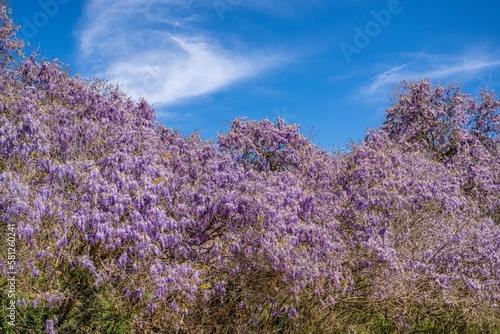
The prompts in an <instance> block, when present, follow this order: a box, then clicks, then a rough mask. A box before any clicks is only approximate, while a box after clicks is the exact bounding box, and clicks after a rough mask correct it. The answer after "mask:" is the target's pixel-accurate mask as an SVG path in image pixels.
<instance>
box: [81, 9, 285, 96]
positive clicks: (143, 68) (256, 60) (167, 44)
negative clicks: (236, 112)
mask: <svg viewBox="0 0 500 334" xmlns="http://www.w3.org/2000/svg"><path fill="white" fill-rule="evenodd" d="M203 3H205V2H203ZM207 4H208V6H210V3H205V4H204V5H203V4H201V3H196V2H194V1H188V0H184V1H181V0H120V1H109V0H90V1H89V2H88V4H87V6H86V11H85V15H84V18H83V20H82V23H81V28H80V30H79V33H78V38H79V45H80V54H81V55H82V58H83V60H84V61H86V62H88V63H90V64H92V66H91V67H92V72H93V73H92V74H93V75H96V76H98V77H105V78H106V79H107V80H109V81H110V82H117V83H119V84H120V85H122V86H123V89H124V90H125V91H126V92H128V93H129V94H130V95H131V96H132V97H134V98H140V97H145V98H146V99H148V100H149V101H150V102H153V103H160V104H172V103H176V102H179V101H181V100H184V99H186V98H191V97H197V96H202V95H204V94H209V93H212V92H215V91H218V90H221V89H224V88H225V87H227V86H229V85H231V84H234V83H236V82H238V81H240V80H244V79H248V78H252V77H255V76H259V75H263V74H264V73H265V72H266V70H269V69H272V68H274V67H277V66H278V64H283V63H284V57H282V56H281V55H279V54H278V53H277V52H274V51H273V50H259V49H252V48H250V47H248V46H246V47H245V48H244V49H242V48H240V49H234V48H233V49H230V48H227V47H224V46H222V44H223V43H221V42H220V41H218V40H217V39H216V38H215V37H213V36H212V35H211V34H210V32H209V31H206V30H204V29H202V28H201V27H202V26H203V24H202V23H203V20H204V16H203V15H202V14H203V10H201V9H203V6H207ZM205 10H212V8H210V7H208V9H207V8H205Z"/></svg>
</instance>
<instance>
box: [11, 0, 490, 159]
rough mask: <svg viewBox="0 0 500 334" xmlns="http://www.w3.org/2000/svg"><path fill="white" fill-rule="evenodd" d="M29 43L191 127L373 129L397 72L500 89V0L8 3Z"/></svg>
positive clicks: (329, 144)
mask: <svg viewBox="0 0 500 334" xmlns="http://www.w3.org/2000/svg"><path fill="white" fill-rule="evenodd" d="M11 7H12V10H13V16H14V20H15V21H16V23H18V24H19V25H21V27H22V30H21V36H23V38H24V39H25V40H26V41H27V42H29V43H30V49H31V50H37V53H38V54H39V55H40V56H42V57H45V59H52V58H58V59H59V60H61V61H62V62H64V63H66V64H69V65H70V66H71V70H72V72H73V73H77V72H78V73H80V74H81V75H83V76H85V77H98V78H104V79H107V80H108V81H109V82H111V83H118V84H120V85H121V86H122V89H123V90H124V91H125V92H127V93H128V94H129V95H131V96H132V97H134V98H139V97H145V98H146V99H147V100H148V101H150V102H152V103H154V104H155V105H156V110H157V114H158V119H159V120H160V121H161V122H162V123H163V124H164V125H165V126H167V127H173V128H178V129H180V130H181V132H183V133H184V134H190V133H192V132H193V131H194V130H201V131H202V137H204V138H207V139H210V138H215V137H216V133H217V132H218V131H219V132H220V131H227V130H228V128H229V123H230V121H231V120H232V119H234V118H235V117H238V116H247V117H248V118H250V119H264V118H269V119H271V120H276V118H277V117H282V118H285V120H286V121H287V122H290V123H297V124H300V125H301V126H302V131H303V133H305V134H309V133H310V132H311V131H313V132H314V133H315V137H314V142H316V143H318V144H320V145H321V146H322V147H324V148H328V149H329V148H341V147H342V146H344V145H345V144H346V143H347V142H348V140H349V139H352V140H354V141H355V142H358V141H359V140H361V139H363V138H364V135H365V132H366V130H367V129H368V128H372V127H378V126H380V124H381V123H382V122H383V120H384V110H385V108H387V107H388V106H390V105H391V92H393V91H394V88H395V87H396V86H397V85H398V83H399V82H400V81H401V80H402V79H408V80H412V79H420V78H423V77H429V78H430V79H431V80H432V81H433V82H434V83H437V82H440V83H442V84H448V83H460V84H462V85H463V86H464V90H465V91H466V92H468V93H471V94H473V95H475V94H477V93H478V91H479V89H481V88H482V87H488V88H490V89H495V90H496V91H499V90H500V20H498V15H499V14H500V3H499V2H496V1H491V0H490V1H484V0H483V1H481V0H477V1H461V2H456V1H430V0H399V1H398V0H389V1H385V0H384V1H367V0H350V1H349V0H337V1H333V0H329V1H327V0H288V1H284V0H283V1H280V0H275V1H270V0H253V1H250V0H207V1H205V0H199V1H196V0H119V1H118V0H39V1H37V0H24V1H21V0H12V4H11Z"/></svg>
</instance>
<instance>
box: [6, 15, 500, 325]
mask: <svg viewBox="0 0 500 334" xmlns="http://www.w3.org/2000/svg"><path fill="white" fill-rule="evenodd" d="M0 16H1V19H2V22H3V26H1V27H0V41H1V42H0V60H1V61H2V62H3V63H2V70H1V71H0V75H1V80H0V220H1V224H2V226H0V228H1V229H2V234H3V231H4V229H6V226H7V224H16V226H17V228H18V252H19V254H18V258H19V263H18V281H19V286H18V291H19V296H18V297H19V301H18V303H19V304H22V305H24V308H25V309H26V308H32V309H36V310H40V309H43V310H45V311H44V312H46V313H44V314H45V320H44V324H45V330H46V332H48V333H55V332H56V331H57V330H58V329H61V330H65V329H66V330H67V328H69V327H64V326H69V325H68V323H70V321H69V320H68V319H69V318H71V317H76V314H77V312H80V311H82V310H83V309H84V307H83V306H82V305H86V304H85V303H88V302H89V300H90V298H91V297H89V295H90V294H91V292H92V293H94V294H99V296H100V297H99V298H102V299H103V300H104V299H105V298H108V297H109V300H112V301H113V302H112V303H108V304H112V305H116V307H118V306H119V307H121V311H122V312H123V313H126V314H127V316H128V317H129V318H127V319H130V320H128V323H129V324H131V325H130V326H132V328H135V329H139V328H142V330H150V331H168V330H173V329H175V328H177V329H179V328H181V329H182V330H185V331H187V332H189V331H193V330H194V329H196V328H198V327H196V326H197V325H199V324H200V323H203V322H204V321H205V322H207V323H208V322H210V320H207V319H212V321H217V319H224V318H227V317H231V314H232V316H233V317H237V316H242V317H243V316H246V315H248V319H247V320H244V321H243V320H242V321H241V323H239V324H236V323H233V324H232V325H234V326H235V327H234V328H233V329H237V328H240V329H242V328H246V327H244V326H254V327H253V328H259V326H263V325H262V324H263V323H266V322H267V323H272V321H273V320H272V319H285V320H286V321H289V322H291V323H295V320H297V319H298V320H300V321H298V322H304V323H306V322H307V317H308V314H309V316H311V315H310V313H311V312H310V310H311V309H314V308H316V309H317V310H321V312H323V313H322V314H325V315H326V316H327V315H328V314H337V317H340V315H343V314H350V313H351V312H352V310H354V309H357V308H360V307H361V306H360V305H361V304H360V301H363V303H364V304H363V305H364V306H363V307H365V306H366V305H371V307H372V309H373V310H375V311H373V312H379V313H380V314H384V315H385V316H386V317H387V318H388V319H390V320H391V321H394V323H397V324H399V325H398V326H400V327H401V328H403V329H404V328H407V327H412V326H415V324H416V323H417V322H418V319H419V318H422V317H424V318H425V317H429V316H431V315H429V314H431V313H432V312H431V313H425V312H427V311H426V310H429V309H432V310H436V309H443V310H445V309H446V308H447V307H454V308H455V309H457V310H462V311H460V312H462V313H463V317H466V318H467V319H468V320H470V321H481V319H482V318H481V317H482V315H483V313H482V312H486V313H487V314H490V313H488V312H489V311H488V310H491V309H492V308H494V307H497V306H495V305H498V303H499V302H500V247H499V245H500V158H499V157H500V155H499V148H500V147H499V136H498V132H499V129H500V117H499V112H498V110H499V107H500V102H499V101H498V100H496V99H495V96H494V94H493V93H489V92H482V95H481V98H482V101H476V100H474V99H472V98H471V97H469V96H468V95H466V94H463V93H461V92H460V90H459V88H458V87H454V86H450V87H447V88H443V87H441V86H439V85H438V86H437V87H435V88H433V87H432V85H431V83H430V81H429V80H423V81H422V82H419V83H403V88H404V89H403V91H402V93H401V95H400V96H399V101H398V102H397V103H396V104H395V105H394V106H393V107H392V108H390V109H389V110H388V113H387V120H386V122H385V124H384V125H383V127H382V128H381V129H380V130H373V131H370V132H369V133H368V135H367V137H366V139H365V140H364V141H363V142H362V143H361V144H360V145H353V147H352V148H351V150H350V151H349V152H344V153H335V154H333V153H329V152H326V151H324V150H322V149H320V148H319V147H317V146H315V145H314V144H313V143H312V142H310V141H309V140H308V139H307V138H306V137H304V136H303V135H302V134H301V133H300V128H299V127H298V126H296V125H290V124H285V122H284V121H283V120H278V122H277V124H274V123H272V122H270V121H269V120H263V121H260V122H256V121H247V120H245V119H240V118H239V119H236V120H235V121H234V122H233V124H232V127H231V129H230V131H229V132H228V133H227V134H221V135H220V136H219V138H218V141H217V142H212V141H202V140H201V139H200V137H199V135H198V134H196V133H195V134H193V135H192V136H190V137H183V136H182V135H181V134H179V133H178V132H176V131H173V130H171V129H168V128H165V127H164V126H163V125H161V124H160V123H158V122H157V121H156V120H155V114H154V108H153V107H152V106H151V105H149V104H148V103H147V102H146V101H144V100H141V101H139V102H135V101H133V100H131V99H130V98H128V97H127V96H125V95H124V93H122V92H121V91H120V90H119V89H118V88H114V87H110V86H107V85H104V84H102V83H101V82H99V81H89V80H85V79H81V78H79V77H70V76H69V75H68V73H67V71H65V70H64V68H62V66H61V65H60V64H58V63H57V62H56V61H54V62H42V63H39V62H38V61H37V59H36V57H35V56H31V57H24V56H22V57H21V56H20V55H22V53H21V45H20V44H19V42H18V41H17V40H16V39H15V28H14V27H13V25H12V24H11V21H10V19H9V18H8V16H7V14H6V8H5V7H3V6H2V7H0ZM16 57H18V58H16ZM19 57H20V58H19ZM5 256H6V255H5V254H3V253H2V254H0V272H1V274H0V276H6V275H7V259H6V258H5ZM90 291H91V292H90ZM103 303H104V302H103ZM93 307H97V306H95V305H94V306H93ZM99 307H100V309H101V310H106V312H118V311H116V310H114V309H113V307H114V306H113V307H112V306H109V305H107V304H106V305H104V304H99ZM471 308H474V309H475V311H474V312H470V310H471ZM346 310H347V311H346ZM468 310H469V311H468ZM40 312H42V311H40ZM228 312H229V313H228ZM308 312H309V313H308ZM318 312H319V311H318ZM329 312H330V313H329ZM331 312H333V313H331ZM335 312H337V313H335ZM486 313H484V314H486ZM326 316H325V317H326ZM311 317H312V316H311ZM53 319H57V320H53ZM213 319H215V320H213ZM346 319H347V318H346ZM478 319H479V320H478ZM489 319H491V318H489ZM492 319H494V321H497V322H498V323H500V318H499V316H498V314H497V315H496V316H494V317H493V318H492ZM285 320H283V321H285ZM346 321H347V320H346ZM298 322H297V323H298ZM82 326H90V327H88V328H87V327H86V328H87V329H88V330H92V328H94V330H95V327H92V326H94V325H89V324H87V323H84V322H82ZM213 326H215V325H213ZM238 326H239V327H238ZM213 328H215V327H213ZM198 329H199V328H198ZM40 330H41V329H40ZM228 330H229V329H228ZM230 331H231V330H230Z"/></svg>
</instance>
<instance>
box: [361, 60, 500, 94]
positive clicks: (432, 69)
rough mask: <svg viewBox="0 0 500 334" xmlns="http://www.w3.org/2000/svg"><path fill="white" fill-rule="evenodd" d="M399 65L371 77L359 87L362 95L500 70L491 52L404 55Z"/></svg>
mask: <svg viewBox="0 0 500 334" xmlns="http://www.w3.org/2000/svg"><path fill="white" fill-rule="evenodd" d="M404 58H405V59H404V60H403V64H402V65H396V66H393V67H391V68H389V69H388V70H385V71H383V72H382V73H379V74H376V75H374V76H372V77H371V78H370V79H369V80H368V81H367V82H366V84H364V85H363V86H362V88H361V93H362V94H363V95H365V96H366V95H368V96H375V95H380V93H381V92H387V91H388V90H389V88H390V87H391V86H394V85H396V84H398V83H399V82H401V80H403V79H406V80H418V79H421V78H430V79H431V80H452V81H454V82H456V81H458V80H461V81H466V80H468V79H470V78H475V77H477V76H478V75H479V74H481V73H483V72H485V71H490V70H492V69H495V68H497V67H500V60H499V59H500V58H498V57H495V56H494V55H493V54H491V53H489V54H488V53H484V54H474V55H455V56H453V55H452V56H444V55H431V54H425V53H415V54H409V55H405V57H404Z"/></svg>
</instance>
